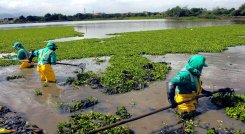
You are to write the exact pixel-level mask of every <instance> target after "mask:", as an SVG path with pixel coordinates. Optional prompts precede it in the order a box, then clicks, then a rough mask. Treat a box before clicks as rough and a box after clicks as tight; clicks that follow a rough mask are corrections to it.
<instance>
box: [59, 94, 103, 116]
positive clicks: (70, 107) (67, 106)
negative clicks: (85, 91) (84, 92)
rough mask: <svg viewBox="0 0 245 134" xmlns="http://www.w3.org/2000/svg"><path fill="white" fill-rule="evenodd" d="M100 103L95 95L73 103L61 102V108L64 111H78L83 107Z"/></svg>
mask: <svg viewBox="0 0 245 134" xmlns="http://www.w3.org/2000/svg"><path fill="white" fill-rule="evenodd" d="M97 103H99V101H98V99H97V98H95V97H92V96H90V97H87V98H85V99H84V100H79V101H75V102H72V103H61V104H60V105H59V108H60V109H61V110H62V111H64V112H76V111H78V110H81V109H86V108H89V107H91V106H94V105H96V104H97Z"/></svg>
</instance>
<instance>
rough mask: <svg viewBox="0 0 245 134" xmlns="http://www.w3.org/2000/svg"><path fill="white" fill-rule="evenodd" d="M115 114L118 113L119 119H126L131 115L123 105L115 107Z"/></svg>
mask: <svg viewBox="0 0 245 134" xmlns="http://www.w3.org/2000/svg"><path fill="white" fill-rule="evenodd" d="M116 115H118V116H119V117H120V118H121V119H128V118H130V117H131V116H132V115H131V114H130V113H129V112H128V110H127V109H126V107H125V106H121V107H117V112H116Z"/></svg>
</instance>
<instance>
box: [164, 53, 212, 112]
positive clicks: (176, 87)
mask: <svg viewBox="0 0 245 134" xmlns="http://www.w3.org/2000/svg"><path fill="white" fill-rule="evenodd" d="M205 60H206V59H205V57H204V56H203V55H194V56H192V57H190V59H189V60H188V62H187V64H186V65H185V66H184V68H182V70H181V71H179V72H178V73H177V75H176V76H175V77H173V78H172V79H171V80H170V82H169V83H168V100H169V102H170V104H171V106H172V108H176V107H177V110H178V111H179V112H192V111H195V110H196V105H197V103H198V100H193V101H191V102H187V103H183V104H181V105H178V106H177V103H179V102H182V101H185V100H188V99H191V98H194V97H196V96H198V95H199V94H200V93H203V94H206V95H207V96H211V95H212V92H210V91H206V90H204V89H203V88H202V82H201V80H200V76H201V73H202V69H203V67H207V66H208V65H207V64H206V62H205Z"/></svg>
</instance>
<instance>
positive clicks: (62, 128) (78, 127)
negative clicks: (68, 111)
mask: <svg viewBox="0 0 245 134" xmlns="http://www.w3.org/2000/svg"><path fill="white" fill-rule="evenodd" d="M117 121H120V119H119V118H118V117H117V116H114V115H103V114H102V113H98V112H90V113H88V114H76V115H73V116H72V117H71V119H69V120H68V121H65V122H60V123H59V124H58V133H59V134H64V133H66V134H68V133H70V134H72V133H80V134H86V133H88V132H89V131H91V130H94V129H97V128H100V127H103V126H105V125H110V124H113V123H115V122H117ZM132 133H133V132H132V131H131V130H130V129H129V128H128V127H127V126H118V127H113V128H111V129H107V130H104V131H101V132H98V133H97V134H132Z"/></svg>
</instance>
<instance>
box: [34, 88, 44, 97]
mask: <svg viewBox="0 0 245 134" xmlns="http://www.w3.org/2000/svg"><path fill="white" fill-rule="evenodd" d="M34 93H35V95H36V96H42V95H43V93H42V91H41V90H40V89H35V90H34Z"/></svg>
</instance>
